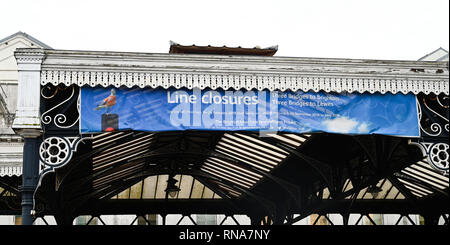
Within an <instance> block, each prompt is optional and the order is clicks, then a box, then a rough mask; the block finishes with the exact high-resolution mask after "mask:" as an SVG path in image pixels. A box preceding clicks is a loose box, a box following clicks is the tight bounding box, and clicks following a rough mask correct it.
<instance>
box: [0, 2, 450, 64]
mask: <svg viewBox="0 0 450 245" xmlns="http://www.w3.org/2000/svg"><path fill="white" fill-rule="evenodd" d="M2 10H3V11H2V13H1V14H0V23H2V24H1V25H0V26H1V28H0V38H2V37H6V36H8V35H11V34H13V33H16V32H17V31H23V32H26V33H28V34H30V35H32V36H34V37H36V38H37V39H39V40H41V41H42V42H44V43H46V44H48V45H50V46H51V47H53V48H55V49H71V50H106V51H133V52H150V53H167V52H168V50H169V40H173V41H175V42H177V43H180V44H183V45H191V44H196V45H212V46H223V45H226V46H229V47H237V46H242V47H254V46H256V45H259V46H261V47H263V48H264V47H269V46H272V45H279V49H278V52H277V54H276V55H277V56H294V57H326V58H356V59H387V60H417V59H419V58H421V57H422V56H424V55H425V54H428V53H430V52H432V51H434V50H436V49H437V48H439V47H442V48H444V49H446V50H449V1H448V0H426V1H424V0H395V1H392V0H366V1H361V0H339V1H336V0H316V1H298V0H292V1H291V0H246V1H241V0H228V1H213V0H212V1H211V0H193V1H185V0H171V1H163V0H155V1H140V0H127V1H122V0H95V1H91V0H64V1H60V0H39V1H37V0H14V1H7V3H6V4H3V5H2Z"/></svg>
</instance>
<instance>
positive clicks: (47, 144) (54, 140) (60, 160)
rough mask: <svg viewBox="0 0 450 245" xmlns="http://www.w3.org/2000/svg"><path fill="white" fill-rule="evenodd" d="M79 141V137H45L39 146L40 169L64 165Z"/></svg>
mask: <svg viewBox="0 0 450 245" xmlns="http://www.w3.org/2000/svg"><path fill="white" fill-rule="evenodd" d="M80 141H81V138H80V137H55V136H54V137H49V138H46V139H45V140H44V141H43V142H42V143H41V145H40V147H39V156H40V161H41V166H42V165H43V166H44V169H41V170H44V171H45V170H46V169H48V168H51V169H53V168H56V167H62V166H64V165H65V164H66V163H67V162H69V161H70V159H71V158H72V155H73V152H74V151H76V148H77V145H78V143H80Z"/></svg>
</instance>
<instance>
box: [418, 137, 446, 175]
mask: <svg viewBox="0 0 450 245" xmlns="http://www.w3.org/2000/svg"><path fill="white" fill-rule="evenodd" d="M413 144H414V145H417V146H419V148H420V149H421V150H422V152H423V155H424V156H426V161H427V162H428V164H430V166H431V167H433V168H434V169H436V170H437V171H439V172H442V173H443V174H444V175H447V176H448V175H449V158H450V157H449V156H450V154H449V145H448V143H443V142H434V143H431V142H418V143H413Z"/></svg>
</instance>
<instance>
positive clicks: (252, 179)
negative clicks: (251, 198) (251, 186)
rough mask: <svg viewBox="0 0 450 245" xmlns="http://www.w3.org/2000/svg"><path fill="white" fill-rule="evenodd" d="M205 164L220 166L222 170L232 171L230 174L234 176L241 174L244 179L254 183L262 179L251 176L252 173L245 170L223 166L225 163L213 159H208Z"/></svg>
mask: <svg viewBox="0 0 450 245" xmlns="http://www.w3.org/2000/svg"><path fill="white" fill-rule="evenodd" d="M205 163H211V164H214V165H216V166H220V168H222V169H224V170H226V171H230V172H232V173H234V174H240V175H242V177H244V178H245V179H247V180H248V181H250V182H253V183H256V182H257V181H259V180H260V178H258V177H255V176H254V175H251V174H249V172H250V171H246V170H245V169H242V168H238V167H235V166H233V165H231V164H223V163H220V162H217V161H214V160H213V159H207V160H206V161H205Z"/></svg>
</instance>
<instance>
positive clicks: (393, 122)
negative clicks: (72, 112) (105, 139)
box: [80, 87, 419, 137]
mask: <svg viewBox="0 0 450 245" xmlns="http://www.w3.org/2000/svg"><path fill="white" fill-rule="evenodd" d="M127 129H131V130H138V131H152V132H156V131H174V130H220V131H238V130H248V131H258V130H269V131H281V132H291V133H313V132H329V133H340V134H383V135H394V136H405V137H419V122H418V114H417V106H416V98H415V96H414V95H413V94H406V95H404V94H400V93H399V94H384V95H383V94H378V93H377V94H368V93H365V94H357V93H352V94H350V93H325V92H318V93H316V92H302V91H297V92H291V91H286V92H279V91H278V92H270V91H234V90H233V91H232V90H227V91H224V90H220V89H219V90H200V89H193V90H188V89H175V88H170V89H162V88H158V89H152V88H145V89H141V88H134V89H129V88H103V87H95V88H92V87H83V88H81V118H80V131H81V133H91V132H103V131H117V130H127Z"/></svg>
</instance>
